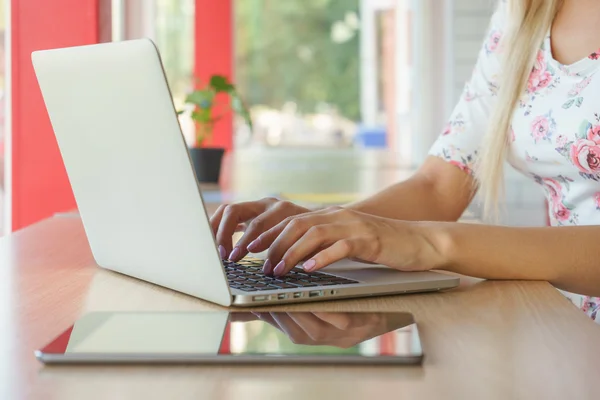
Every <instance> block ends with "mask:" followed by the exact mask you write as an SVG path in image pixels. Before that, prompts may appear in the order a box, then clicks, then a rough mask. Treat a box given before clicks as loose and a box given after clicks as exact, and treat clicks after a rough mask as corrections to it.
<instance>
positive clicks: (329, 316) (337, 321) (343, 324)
mask: <svg viewBox="0 0 600 400" xmlns="http://www.w3.org/2000/svg"><path fill="white" fill-rule="evenodd" d="M313 314H314V316H315V317H317V318H319V319H320V320H322V321H324V322H326V323H328V324H331V325H333V326H335V327H336V328H338V329H340V330H346V329H348V328H349V327H350V326H351V325H352V316H351V314H348V313H329V312H314V313H313Z"/></svg>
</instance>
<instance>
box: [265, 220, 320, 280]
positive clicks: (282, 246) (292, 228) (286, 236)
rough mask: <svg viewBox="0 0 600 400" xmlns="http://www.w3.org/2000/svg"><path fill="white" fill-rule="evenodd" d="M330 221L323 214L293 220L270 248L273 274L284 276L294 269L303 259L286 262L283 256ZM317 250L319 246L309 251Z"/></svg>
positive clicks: (269, 257)
mask: <svg viewBox="0 0 600 400" xmlns="http://www.w3.org/2000/svg"><path fill="white" fill-rule="evenodd" d="M329 219H330V218H329V217H328V216H327V215H323V214H313V215H306V216H299V217H296V218H294V219H292V220H291V221H290V222H289V223H288V224H287V226H286V227H285V228H284V229H283V231H281V233H280V234H279V236H277V238H276V239H275V240H274V241H273V243H272V244H271V247H269V254H268V259H269V261H270V263H271V265H272V266H274V267H275V268H274V269H273V273H275V274H277V275H279V276H282V275H285V274H286V273H288V272H289V271H290V270H291V269H292V268H294V267H295V266H296V264H297V263H298V262H299V261H300V260H301V258H292V259H290V260H284V259H283V256H284V255H285V254H286V252H287V251H288V249H289V248H290V247H292V246H293V245H294V244H295V243H296V242H297V241H298V240H300V238H302V237H303V236H304V234H306V232H308V231H309V230H310V229H311V228H312V227H313V226H315V225H321V224H323V223H327V222H328V220H329ZM317 248H318V246H313V247H312V248H310V249H309V250H316V249H317ZM309 252H310V251H306V252H305V253H303V255H307V254H308V253H309ZM275 271H277V272H275Z"/></svg>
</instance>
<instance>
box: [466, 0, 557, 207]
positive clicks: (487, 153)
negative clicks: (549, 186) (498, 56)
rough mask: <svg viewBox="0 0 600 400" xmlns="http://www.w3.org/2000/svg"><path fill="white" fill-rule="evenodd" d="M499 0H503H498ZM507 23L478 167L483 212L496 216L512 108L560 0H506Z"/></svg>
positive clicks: (523, 86) (524, 83)
mask: <svg viewBox="0 0 600 400" xmlns="http://www.w3.org/2000/svg"><path fill="white" fill-rule="evenodd" d="M500 1H502V0H500ZM507 2H508V4H507V14H508V15H507V24H506V27H505V30H504V33H503V36H502V38H501V43H500V45H501V46H502V73H501V76H500V84H499V90H498V99H497V103H496V104H497V105H496V107H494V109H493V111H492V114H491V116H490V120H489V124H488V128H487V132H486V135H485V138H484V141H483V146H482V150H481V153H480V156H479V165H478V168H477V178H478V179H477V180H478V183H479V190H480V193H481V194H482V195H483V200H484V214H485V215H486V216H487V217H493V218H496V217H497V214H498V201H499V198H500V197H502V196H503V195H504V161H505V160H506V157H507V155H508V146H509V135H510V130H511V122H512V117H513V113H514V111H515V108H516V107H517V105H518V103H519V100H520V98H521V96H522V94H523V93H524V92H525V89H526V87H527V81H528V79H529V75H530V74H531V70H532V68H533V65H534V63H535V60H536V56H537V52H538V49H539V48H540V45H541V43H542V42H543V40H544V37H545V35H546V33H547V32H548V29H550V26H551V25H552V21H553V20H554V17H555V16H556V13H557V12H558V9H559V7H560V5H561V3H562V0H507Z"/></svg>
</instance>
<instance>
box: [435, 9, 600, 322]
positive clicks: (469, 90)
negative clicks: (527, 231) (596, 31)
mask: <svg viewBox="0 0 600 400" xmlns="http://www.w3.org/2000/svg"><path fill="white" fill-rule="evenodd" d="M505 8H506V4H505V1H501V2H500V5H499V8H498V10H497V11H496V13H495V14H494V16H493V17H492V22H491V26H490V29H489V32H488V35H487V37H486V39H485V41H484V44H483V46H482V48H481V51H480V53H479V57H478V60H477V63H476V65H475V69H474V71H473V75H472V77H471V79H470V81H469V82H467V84H466V85H465V88H464V91H463V94H462V96H461V98H460V100H459V102H458V104H457V105H456V107H455V109H454V111H453V112H452V115H451V117H450V120H449V122H448V124H447V125H446V127H445V129H444V131H443V132H442V134H441V135H440V137H439V138H438V139H437V141H436V142H435V143H434V145H433V147H432V148H431V150H430V154H431V155H435V156H438V157H441V158H443V159H444V160H446V161H448V162H450V163H451V164H454V165H456V166H457V167H459V168H461V169H462V170H464V171H466V172H467V173H471V174H472V173H473V170H474V168H475V165H476V163H477V155H478V148H479V146H480V143H481V139H482V137H483V135H484V133H485V131H486V124H487V121H488V117H489V115H490V111H491V110H492V107H494V106H495V102H496V94H497V91H498V84H497V78H498V73H499V71H500V62H499V59H498V53H499V52H500V51H501V49H500V47H499V41H500V38H501V37H502V31H503V26H504V22H505V20H506V10H505ZM599 58H600V49H599V50H598V51H597V52H594V53H592V54H590V55H589V56H588V57H586V58H584V59H582V60H579V61H577V62H576V63H574V64H571V65H562V64H560V63H559V62H558V61H556V60H555V59H554V58H553V57H552V52H551V47H550V35H549V34H548V35H547V36H546V38H545V40H544V42H543V43H542V44H541V46H540V49H539V50H538V53H537V60H536V62H535V65H534V67H533V69H532V71H531V75H530V77H529V81H528V84H527V88H526V90H525V92H524V93H523V95H522V97H521V100H520V102H519V105H518V107H517V109H516V111H515V113H514V115H513V120H512V128H511V132H510V140H511V143H510V150H509V155H508V162H509V163H510V164H511V165H512V166H513V167H514V168H516V169H517V170H519V171H520V172H522V173H523V174H525V175H526V176H529V177H531V179H533V180H534V181H535V182H537V183H538V184H539V185H540V186H541V187H542V188H543V189H544V191H545V194H546V197H547V200H548V204H549V214H550V221H551V224H552V226H572V225H600V95H599V93H600V74H598V76H597V77H596V76H595V75H596V73H597V72H598V71H600V59H599ZM599 268H600V266H599ZM565 294H566V295H567V297H568V298H570V299H571V301H573V302H574V303H575V304H576V305H577V306H578V307H580V308H581V309H582V310H583V311H584V312H586V313H587V314H588V315H589V316H590V317H591V318H593V319H594V320H596V322H599V323H600V298H597V297H596V298H594V297H587V296H581V295H576V294H572V293H565Z"/></svg>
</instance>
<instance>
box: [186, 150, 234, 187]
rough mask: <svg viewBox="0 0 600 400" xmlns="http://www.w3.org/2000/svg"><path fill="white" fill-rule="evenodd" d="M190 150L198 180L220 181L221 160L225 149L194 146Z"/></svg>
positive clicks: (206, 181)
mask: <svg viewBox="0 0 600 400" xmlns="http://www.w3.org/2000/svg"><path fill="white" fill-rule="evenodd" d="M189 150H190V158H191V159H192V165H193V166H194V171H196V179H197V180H198V182H202V183H219V175H221V160H222V159H223V154H224V153H225V149H222V148H195V147H194V148H190V149H189Z"/></svg>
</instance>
